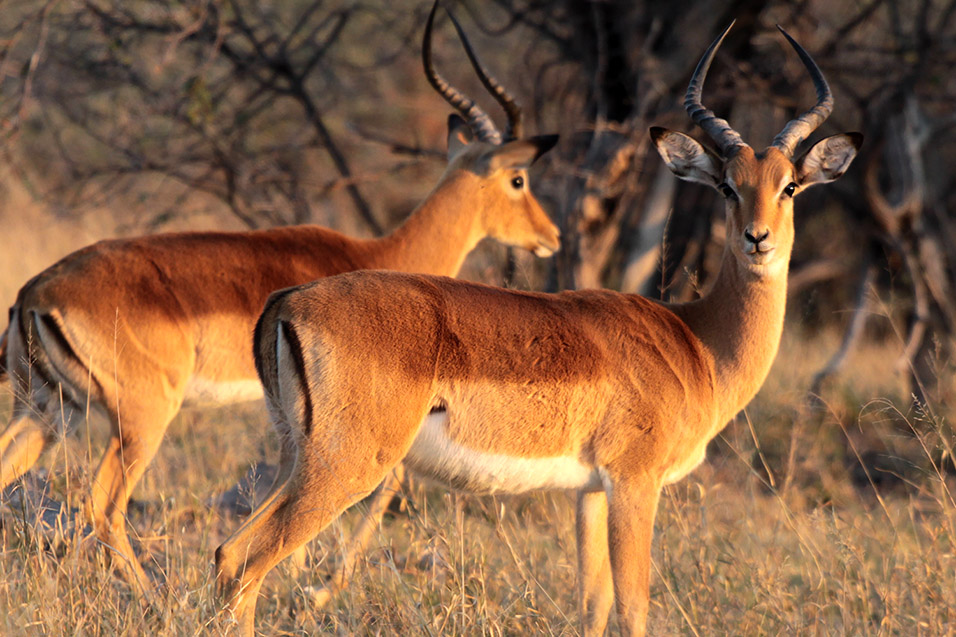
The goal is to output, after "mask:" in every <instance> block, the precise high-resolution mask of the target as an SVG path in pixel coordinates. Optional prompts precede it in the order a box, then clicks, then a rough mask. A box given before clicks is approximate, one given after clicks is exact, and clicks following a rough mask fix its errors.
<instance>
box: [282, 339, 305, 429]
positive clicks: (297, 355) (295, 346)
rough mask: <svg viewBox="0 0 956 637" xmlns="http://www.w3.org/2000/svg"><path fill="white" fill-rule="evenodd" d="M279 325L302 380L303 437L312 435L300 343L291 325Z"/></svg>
mask: <svg viewBox="0 0 956 637" xmlns="http://www.w3.org/2000/svg"><path fill="white" fill-rule="evenodd" d="M279 325H281V327H282V333H283V334H285V335H286V338H288V339H289V345H290V346H291V347H290V352H291V354H292V363H293V365H295V373H296V375H297V376H298V377H299V378H300V379H301V380H302V398H303V402H304V403H305V404H304V405H303V407H304V409H305V414H304V415H303V421H302V426H303V428H304V429H305V435H306V436H308V435H311V433H312V392H310V391H309V381H308V376H306V373H305V358H304V357H303V351H302V341H300V340H299V335H298V334H296V332H295V329H294V328H293V327H292V324H291V323H288V322H286V321H279Z"/></svg>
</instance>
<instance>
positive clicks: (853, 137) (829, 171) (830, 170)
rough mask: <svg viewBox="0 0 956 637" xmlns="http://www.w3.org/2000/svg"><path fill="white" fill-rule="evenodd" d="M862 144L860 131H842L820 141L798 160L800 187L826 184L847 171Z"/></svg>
mask: <svg viewBox="0 0 956 637" xmlns="http://www.w3.org/2000/svg"><path fill="white" fill-rule="evenodd" d="M862 144H863V135H861V134H860V133H841V134H839V135H833V136H831V137H826V138H824V139H821V140H820V141H818V142H817V143H816V144H814V145H813V147H812V148H810V150H808V151H807V152H806V153H805V154H804V155H803V157H801V158H800V159H798V160H797V161H796V168H797V181H798V182H799V184H800V187H801V188H808V187H810V186H813V185H815V184H825V183H826V182H828V181H833V180H834V179H836V178H837V177H839V176H840V175H842V174H843V173H845V172H846V169H847V168H848V167H849V166H850V162H852V161H853V158H854V157H856V153H857V151H858V150H859V149H860V146H861V145H862Z"/></svg>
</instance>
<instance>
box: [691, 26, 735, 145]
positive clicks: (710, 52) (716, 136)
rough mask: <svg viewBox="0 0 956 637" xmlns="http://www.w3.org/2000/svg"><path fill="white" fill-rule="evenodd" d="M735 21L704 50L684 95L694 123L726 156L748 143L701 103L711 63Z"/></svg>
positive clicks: (725, 121)
mask: <svg viewBox="0 0 956 637" xmlns="http://www.w3.org/2000/svg"><path fill="white" fill-rule="evenodd" d="M734 22H736V20H734ZM734 22H731V23H730V26H728V27H727V28H726V29H724V32H723V33H721V34H720V36H719V37H718V38H717V39H716V40H714V41H713V43H712V44H711V45H710V48H708V49H707V50H706V51H705V52H704V56H703V57H702V58H700V62H698V63H697V68H696V69H695V70H694V76H693V77H692V78H690V84H689V85H688V87H687V95H686V96H685V97H684V108H685V109H687V114H688V115H690V118H691V119H692V120H694V123H696V124H697V125H698V126H700V127H701V129H702V130H703V131H704V132H705V133H707V134H708V135H710V138H711V139H713V140H714V141H715V142H717V146H718V147H719V148H720V152H721V153H722V154H723V155H725V156H726V155H727V154H728V152H729V151H730V150H731V149H733V148H735V147H737V146H746V145H747V144H745V143H744V140H743V139H741V137H740V134H739V133H737V131H735V130H734V129H733V128H731V127H730V124H728V123H727V120H725V119H721V118H719V117H717V116H716V115H714V111H712V110H709V109H708V108H707V107H705V106H704V105H703V104H701V102H700V94H701V93H702V92H703V90H704V79H706V77H707V71H708V70H709V69H710V63H711V62H713V61H714V56H715V55H716V54H717V49H718V48H719V47H720V44H721V42H723V41H724V38H725V37H727V32H728V31H730V27H732V26H734Z"/></svg>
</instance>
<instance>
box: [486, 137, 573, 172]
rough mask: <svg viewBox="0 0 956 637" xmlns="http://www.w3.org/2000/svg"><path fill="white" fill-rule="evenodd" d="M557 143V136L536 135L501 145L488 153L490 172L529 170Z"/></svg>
mask: <svg viewBox="0 0 956 637" xmlns="http://www.w3.org/2000/svg"><path fill="white" fill-rule="evenodd" d="M557 143H558V136H557V135H538V136H536V137H529V138H527V139H516V140H514V141H511V142H507V143H504V144H502V145H501V146H499V147H497V148H495V149H494V150H492V151H491V152H490V153H489V157H488V169H489V171H490V172H494V171H496V170H501V169H508V168H518V169H521V168H529V167H530V166H531V164H533V163H534V162H536V161H537V160H538V157H541V155H543V154H545V153H546V152H548V151H549V150H551V149H552V148H554V145H555V144H557Z"/></svg>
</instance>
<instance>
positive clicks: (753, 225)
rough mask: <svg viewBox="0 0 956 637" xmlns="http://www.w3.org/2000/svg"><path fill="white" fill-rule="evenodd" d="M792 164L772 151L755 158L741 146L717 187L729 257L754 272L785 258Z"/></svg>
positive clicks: (788, 240) (790, 220)
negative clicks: (723, 202)
mask: <svg viewBox="0 0 956 637" xmlns="http://www.w3.org/2000/svg"><path fill="white" fill-rule="evenodd" d="M793 172H794V171H793V164H791V163H790V160H788V159H787V158H786V157H784V156H783V155H782V154H781V153H780V151H778V150H777V149H768V150H767V151H766V153H764V156H763V157H761V158H757V157H756V156H755V154H754V152H753V150H752V149H750V148H749V147H745V148H741V150H740V151H739V152H738V153H737V155H736V156H735V157H734V158H733V159H732V160H730V161H729V162H727V166H726V169H725V171H724V180H723V182H722V183H721V184H719V185H718V187H717V189H718V190H719V191H720V193H721V194H722V195H723V196H724V198H725V199H726V200H727V204H726V205H727V236H728V240H729V242H730V248H731V250H733V253H734V256H736V257H737V260H738V261H739V262H740V263H741V264H742V265H743V266H744V267H746V268H747V269H749V270H750V271H752V272H754V273H755V274H762V273H763V272H764V271H767V270H770V269H771V268H772V266H773V264H774V263H780V262H783V263H784V264H785V263H786V260H788V259H789V257H790V250H791V248H792V246H793V195H794V193H795V192H796V183H795V182H794V179H795V176H794V174H793Z"/></svg>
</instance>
